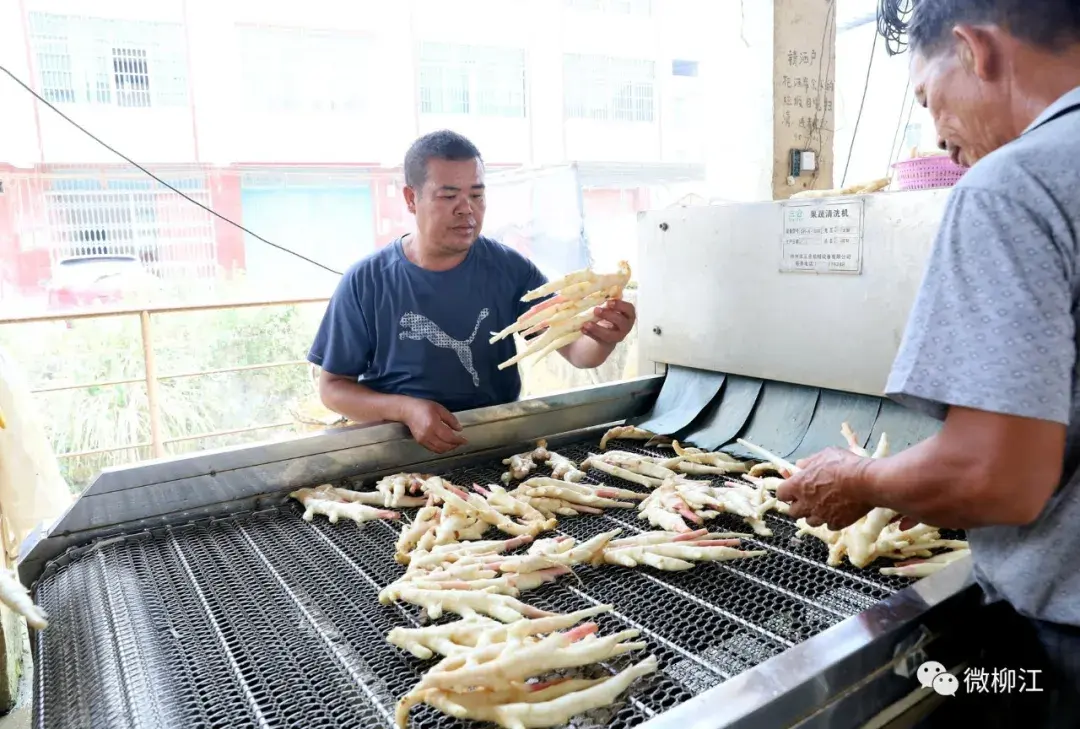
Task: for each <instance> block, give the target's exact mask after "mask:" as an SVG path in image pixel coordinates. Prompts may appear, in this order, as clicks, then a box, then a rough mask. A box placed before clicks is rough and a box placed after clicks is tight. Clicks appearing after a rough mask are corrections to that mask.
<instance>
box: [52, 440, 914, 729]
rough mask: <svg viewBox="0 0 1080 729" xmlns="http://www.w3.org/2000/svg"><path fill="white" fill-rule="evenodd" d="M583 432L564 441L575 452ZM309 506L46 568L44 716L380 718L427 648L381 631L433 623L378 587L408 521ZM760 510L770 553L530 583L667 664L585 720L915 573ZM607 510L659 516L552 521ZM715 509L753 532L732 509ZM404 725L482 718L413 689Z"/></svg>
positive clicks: (491, 476)
mask: <svg viewBox="0 0 1080 729" xmlns="http://www.w3.org/2000/svg"><path fill="white" fill-rule="evenodd" d="M588 445H590V444H584V445H575V446H569V447H564V448H560V449H559V452H560V453H562V454H564V455H566V456H568V457H570V458H573V459H575V460H580V459H583V458H584V457H585V456H586V454H587V453H588V447H587V446H588ZM638 445H640V444H638ZM612 447H614V448H619V449H623V450H641V449H640V448H636V447H635V445H634V444H632V443H626V442H618V443H613V445H612ZM502 470H503V469H502V467H501V466H500V465H499V464H498V463H497V462H496V463H488V464H485V465H483V466H479V467H476V466H474V467H469V468H464V469H459V470H457V471H452V472H450V473H449V474H446V476H447V477H448V478H449V480H451V481H452V482H455V483H460V484H465V485H468V484H471V483H473V482H477V483H489V482H493V481H494V482H497V481H498V479H499V475H500V474H501V472H502ZM590 476H592V477H594V478H600V479H602V480H604V481H607V482H614V481H615V479H611V478H609V477H606V476H604V475H603V474H599V473H598V472H596V471H592V472H591V473H590ZM618 483H619V486H621V487H624V488H636V487H633V486H630V485H628V484H626V483H625V482H621V481H620V482H618ZM301 511H302V510H301V509H300V508H298V505H297V504H295V503H294V502H289V504H287V505H286V506H283V507H281V508H279V509H270V510H267V511H261V512H257V513H246V514H240V515H236V516H233V517H229V518H225V519H217V520H211V521H202V522H198V523H194V524H190V525H185V526H178V527H172V528H167V529H162V530H157V531H155V532H153V533H141V534H136V535H131V536H127V537H120V538H115V539H111V540H107V541H105V542H102V543H100V544H99V545H98V546H97V547H95V548H93V549H91V550H89V551H86V552H85V553H83V554H81V555H79V556H77V557H75V558H73V559H70V560H68V559H66V558H65V559H62V560H60V564H59V566H51V567H50V568H49V569H47V570H46V572H45V574H44V575H43V577H42V579H41V580H40V582H39V583H38V586H37V593H36V598H37V600H38V601H39V603H40V604H41V606H42V607H43V608H44V609H45V610H46V611H48V613H49V616H50V626H49V628H48V629H47V630H45V631H43V632H41V633H38V634H37V638H36V640H37V649H38V659H37V666H36V668H37V675H36V677H35V682H36V688H35V692H34V702H35V707H34V708H35V712H34V722H35V726H36V727H40V728H42V729H44V728H46V727H48V728H50V729H51V728H54V727H64V728H65V729H74V728H83V727H85V728H86V729H99V728H101V727H129V726H130V727H184V728H185V729H190V728H193V727H242V726H273V727H278V726H292V727H304V728H305V729H319V728H320V727H379V726H389V725H390V724H391V723H392V718H393V713H394V706H395V703H396V701H397V699H398V698H399V697H401V696H402V695H403V694H405V693H406V692H407V691H408V690H409V689H410V688H412V686H413V685H415V683H416V682H417V681H418V680H419V678H420V676H421V674H422V673H423V672H424V671H425V670H426V669H427V668H429V667H430V666H431V665H433V663H434V661H431V662H421V661H418V660H416V659H415V658H413V657H412V656H411V655H409V654H408V653H406V652H405V651H402V650H399V649H398V648H396V647H394V646H392V645H390V644H389V643H387V642H386V639H385V638H386V634H387V633H388V632H389V631H390V629H391V628H394V627H396V626H417V625H420V624H422V620H421V611H420V609H419V608H416V607H414V606H412V605H408V604H399V605H393V606H384V605H380V604H379V603H378V602H377V599H376V595H377V593H378V591H379V590H380V589H382V588H383V587H385V586H386V585H387V584H388V583H390V582H392V581H393V580H395V579H396V578H398V577H399V576H400V575H401V574H402V573H403V572H404V567H402V566H401V565H399V564H397V563H396V562H394V560H393V553H394V543H395V541H396V539H397V533H398V529H399V528H400V527H399V525H398V524H393V523H388V522H383V521H376V522H370V523H368V524H367V525H365V526H364V528H358V527H357V525H355V524H353V523H352V522H339V523H338V524H330V523H329V522H328V521H327V520H326V519H325V518H323V517H316V518H315V520H314V521H313V522H310V523H309V522H305V521H303V520H302V519H301V518H300V513H301ZM768 521H769V525H770V527H771V528H772V529H773V531H774V532H775V536H774V537H771V538H761V537H755V538H753V539H750V540H747V541H748V542H749V543H752V544H754V545H755V548H758V547H757V545H761V546H763V547H765V548H767V549H769V551H770V554H769V555H767V556H766V557H763V558H755V559H745V560H737V561H734V562H727V563H720V564H699V565H698V566H697V567H695V568H694V569H693V570H689V571H686V572H659V571H656V570H653V569H651V568H638V569H633V570H629V569H625V568H619V567H614V566H604V567H599V568H577V569H576V574H577V575H578V577H579V578H580V579H577V578H575V577H574V576H573V575H569V576H567V577H564V578H562V579H560V580H559V581H558V582H556V583H552V584H548V585H544V586H543V587H542V588H540V589H537V590H533V591H529V592H526V593H523V595H522V597H521V599H522V600H523V601H525V602H527V603H530V604H532V605H535V606H537V607H539V608H542V609H548V610H553V611H560V612H569V611H572V610H579V609H582V608H586V607H590V606H592V605H596V604H601V603H611V604H614V605H615V611H614V612H613V613H612V614H608V615H602V616H601V617H600V619H599V621H598V622H599V623H600V628H601V630H602V631H603V632H604V633H608V632H612V631H615V630H618V629H624V628H626V627H627V626H632V627H635V628H638V629H640V630H641V631H642V639H643V640H645V641H646V642H647V643H648V646H649V651H651V652H652V653H653V654H655V655H656V656H657V658H658V659H659V660H660V665H661V671H659V672H657V673H656V674H653V675H652V676H649V677H647V678H645V679H642V680H640V681H638V682H636V683H635V684H634V685H633V686H632V688H631V689H630V691H629V692H628V694H626V695H624V696H623V697H622V698H620V700H619V701H618V703H617V704H616V705H615V706H614V707H612V708H611V709H607V710H602V711H596V712H591V713H590V714H587V715H585V716H583V717H578V718H576V719H575V720H574V724H573V726H574V727H576V728H577V729H584V728H585V727H602V726H608V727H612V728H613V729H622V728H624V727H632V726H636V725H638V724H640V723H642V722H644V721H645V720H647V719H648V718H650V717H652V716H654V715H656V714H659V713H661V712H664V711H665V710H667V709H670V708H672V707H673V706H675V705H677V704H679V703H681V702H683V701H686V700H688V699H690V698H691V697H692V696H694V695H695V694H697V693H700V692H701V691H704V690H705V689H707V688H710V687H712V686H714V685H716V684H718V683H720V682H722V681H724V680H725V679H727V678H730V677H732V676H734V675H735V674H737V673H740V672H742V671H744V670H746V669H748V668H751V667H752V666H754V665H756V664H758V663H760V662H762V661H764V660H766V659H767V658H770V657H772V656H775V655H777V654H779V653H781V652H783V651H784V650H786V649H787V648H789V647H791V646H793V645H795V644H797V643H800V642H802V641H804V640H806V639H808V638H809V637H811V636H813V635H815V634H817V633H819V632H821V631H823V630H825V629H826V628H829V627H830V626H832V625H834V624H836V623H838V622H840V621H841V620H843V619H845V618H847V617H850V616H852V615H855V614H856V613H858V612H860V611H861V610H863V609H865V608H867V607H869V606H870V605H872V604H874V603H875V602H877V601H879V600H881V599H883V598H885V597H887V596H888V595H889V594H890V593H892V592H893V591H894V590H896V589H897V588H900V587H903V586H905V585H907V584H909V583H910V580H906V579H903V578H886V577H881V576H880V575H879V574H878V573H877V571H876V570H875V569H866V570H856V569H854V568H851V567H840V568H830V567H827V566H825V557H826V549H825V547H824V545H823V544H821V543H819V542H818V541H817V540H816V539H813V538H809V537H808V538H805V539H803V540H801V541H795V540H793V535H794V532H795V529H794V527H793V525H792V524H791V522H790V521H788V520H787V519H785V518H783V517H780V516H777V515H770V516H769V517H768ZM615 526H621V527H623V528H624V530H625V533H626V534H627V535H629V534H633V533H636V532H638V531H645V530H648V529H649V527H648V525H647V523H646V522H645V521H643V520H638V519H637V518H636V511H626V512H623V511H621V510H615V511H614V513H613V512H608V513H607V514H606V515H604V516H582V517H573V518H567V517H561V518H560V519H559V527H558V528H559V530H560V531H562V532H563V533H566V534H570V535H572V536H574V537H577V538H587V537H590V536H593V535H595V534H597V533H600V532H602V531H607V530H609V529H612V528H614V527H615ZM710 526H712V527H713V529H714V530H726V529H731V530H738V531H747V528H746V526H745V524H743V523H742V522H741V521H740V520H738V519H736V518H730V517H728V516H726V515H724V516H721V518H719V519H717V520H715V521H714V522H713V523H712V524H711V525H710ZM488 538H492V537H491V536H489V537H488ZM452 619H456V617H455V616H448V617H447V618H444V620H452ZM644 655H645V653H640V654H631V655H629V656H621V657H619V659H616V660H615V661H613V662H612V664H611V665H610V666H606V668H607V669H608V670H617V669H621V668H623V667H625V666H627V665H629V664H630V663H632V662H633V661H635V660H640V658H642V657H644ZM411 726H414V727H422V728H424V729H430V728H432V727H465V726H478V725H476V724H468V723H463V722H459V721H456V720H452V719H450V718H448V717H445V716H443V715H442V714H439V713H438V712H436V711H434V710H433V709H430V708H429V707H419V708H417V709H414V710H413V713H412V724H411Z"/></svg>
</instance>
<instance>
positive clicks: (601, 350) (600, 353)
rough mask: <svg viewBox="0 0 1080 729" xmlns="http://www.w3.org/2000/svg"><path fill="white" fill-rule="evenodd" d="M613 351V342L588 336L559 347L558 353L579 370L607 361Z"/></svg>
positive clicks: (594, 366) (589, 368)
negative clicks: (605, 341)
mask: <svg viewBox="0 0 1080 729" xmlns="http://www.w3.org/2000/svg"><path fill="white" fill-rule="evenodd" d="M614 351H615V345H614V344H604V343H602V342H598V341H596V340H595V339H591V338H589V337H582V338H581V339H579V340H577V341H576V342H573V343H571V344H568V345H566V346H565V347H563V348H562V349H560V350H559V354H561V355H562V356H563V359H565V360H566V361H567V362H569V363H570V364H572V365H573V366H574V367H577V368H578V369H579V370H591V369H594V368H596V367H599V366H600V365H602V364H604V363H605V362H607V359H608V357H610V356H611V353H612V352H614Z"/></svg>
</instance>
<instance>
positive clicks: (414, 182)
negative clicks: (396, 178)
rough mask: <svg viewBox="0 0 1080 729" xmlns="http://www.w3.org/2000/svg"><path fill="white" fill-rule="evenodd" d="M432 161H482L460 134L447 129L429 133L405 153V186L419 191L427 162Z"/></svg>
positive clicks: (470, 144)
mask: <svg viewBox="0 0 1080 729" xmlns="http://www.w3.org/2000/svg"><path fill="white" fill-rule="evenodd" d="M433 159H444V160H447V161H449V162H465V161H467V160H470V159H477V160H481V161H483V160H482V158H481V157H480V150H479V149H477V148H476V145H475V144H473V143H472V142H470V141H469V140H468V139H467V138H465V137H464V136H462V135H461V134H458V133H457V132H451V131H450V130H449V129H443V130H441V131H438V132H431V133H429V134H425V135H424V136H422V137H420V138H419V139H417V140H416V141H415V142H413V144H412V146H411V147H409V151H408V152H406V153H405V184H406V185H408V186H409V187H411V188H412V189H414V190H417V191H419V190H420V188H421V187H423V186H424V180H426V179H427V165H428V162H429V161H430V160H433Z"/></svg>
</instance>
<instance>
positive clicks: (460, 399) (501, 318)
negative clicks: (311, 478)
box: [308, 237, 547, 412]
mask: <svg viewBox="0 0 1080 729" xmlns="http://www.w3.org/2000/svg"><path fill="white" fill-rule="evenodd" d="M545 283H547V279H546V278H545V277H544V275H543V274H542V273H540V270H539V269H538V268H537V267H536V266H535V265H533V264H532V262H531V261H529V260H528V259H527V258H525V257H524V256H522V255H521V254H520V253H518V252H517V251H514V250H513V249H511V248H508V247H506V246H504V245H502V244H501V243H498V242H496V241H493V240H491V239H490V238H484V237H480V238H478V239H477V240H476V242H475V243H473V245H472V248H470V249H469V253H468V255H466V256H465V260H464V261H462V262H461V263H460V264H458V266H456V267H455V268H452V269H450V270H449V271H428V270H426V269H423V268H420V267H419V266H417V265H416V264H414V263H412V262H411V261H409V259H408V258H406V257H405V251H404V250H403V249H402V245H401V239H400V238H399V239H398V240H395V241H394V242H393V243H391V244H389V245H387V246H386V247H385V248H383V249H381V250H379V251H377V252H375V253H373V254H372V255H370V256H368V257H366V258H364V259H362V260H361V261H359V262H358V263H356V264H354V265H353V266H352V267H350V268H349V270H348V271H346V272H345V275H344V276H343V277H342V279H341V281H340V283H339V284H338V287H337V290H336V291H335V292H334V295H333V298H331V299H330V305H329V306H328V307H327V309H326V314H325V316H324V317H323V320H322V324H321V325H320V326H319V332H318V334H317V335H316V336H315V342H314V344H312V345H311V351H310V352H309V353H308V360H310V361H311V362H312V363H314V364H316V365H318V366H319V367H321V368H322V369H323V370H325V371H326V372H329V373H331V374H334V375H341V376H344V377H356V378H357V379H358V380H359V381H360V382H362V383H363V384H364V385H365V386H367V387H370V388H371V389H373V390H376V391H378V392H383V393H389V394H395V395H408V396H411V397H418V398H423V399H425V400H434V401H435V402H438V403H440V404H442V405H443V406H444V407H446V408H447V409H449V410H451V411H455V412H459V411H462V410H471V409H473V408H480V407H487V406H489V405H501V404H503V403H508V402H513V401H514V400H517V398H518V396H519V395H520V394H521V376H520V374H519V373H518V368H517V367H507V368H506V369H504V370H502V371H500V370H499V369H498V365H499V363H500V362H504V361H506V360H507V359H509V358H510V357H513V356H514V354H515V353H516V348H515V346H514V340H513V337H506V338H505V339H502V340H500V341H498V342H496V343H495V344H489V343H488V340H489V339H490V338H491V333H492V332H497V331H500V330H501V329H503V328H505V327H507V326H509V325H510V324H512V323H513V322H514V321H515V320H516V319H517V318H518V317H519V316H521V314H523V313H524V312H525V311H526V310H527V309H529V307H531V306H533V305H534V304H535V303H536V302H529V303H524V302H522V301H521V297H522V296H523V295H524V294H525V293H526V292H527V291H530V290H532V289H534V288H536V287H538V286H543V285H544V284H545Z"/></svg>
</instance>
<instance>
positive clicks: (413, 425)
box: [401, 398, 468, 453]
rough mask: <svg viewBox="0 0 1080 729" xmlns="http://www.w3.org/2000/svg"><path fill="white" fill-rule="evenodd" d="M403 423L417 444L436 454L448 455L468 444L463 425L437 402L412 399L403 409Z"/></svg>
mask: <svg viewBox="0 0 1080 729" xmlns="http://www.w3.org/2000/svg"><path fill="white" fill-rule="evenodd" d="M401 422H402V423H403V424H404V425H405V427H407V428H408V429H409V432H410V433H412V437H413V438H415V439H416V442H417V443H419V444H420V445H422V446H424V447H425V448H427V449H428V450H429V451H433V452H435V453H447V452H449V451H452V450H454V449H455V448H457V447H459V446H463V445H465V443H467V442H468V441H466V440H465V438H464V437H463V436H462V435H461V432H460V431H461V423H459V422H458V420H457V418H455V417H454V414H453V413H452V412H450V411H449V410H447V409H446V408H444V407H443V406H442V405H440V404H439V403H437V402H431V401H430V400H420V399H418V398H412V399H410V400H409V401H408V402H407V403H406V404H405V405H404V407H403V408H402V418H401Z"/></svg>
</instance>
